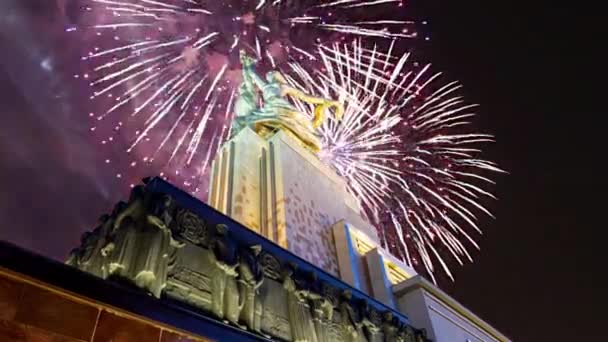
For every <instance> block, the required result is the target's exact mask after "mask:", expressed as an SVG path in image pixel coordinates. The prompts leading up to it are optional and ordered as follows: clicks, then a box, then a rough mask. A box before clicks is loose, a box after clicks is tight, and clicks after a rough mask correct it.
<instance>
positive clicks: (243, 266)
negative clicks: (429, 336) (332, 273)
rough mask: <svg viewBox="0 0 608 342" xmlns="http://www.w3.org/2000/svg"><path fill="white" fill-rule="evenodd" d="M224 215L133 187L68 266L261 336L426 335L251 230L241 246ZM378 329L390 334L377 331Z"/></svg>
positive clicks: (416, 338) (301, 338) (403, 337)
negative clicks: (251, 240)
mask: <svg viewBox="0 0 608 342" xmlns="http://www.w3.org/2000/svg"><path fill="white" fill-rule="evenodd" d="M201 205H202V204H201ZM225 222H226V223H225V224H224V223H219V224H218V223H214V224H210V223H209V222H208V221H207V220H206V219H205V218H204V217H201V216H199V215H197V214H196V213H194V212H193V211H191V210H190V209H188V208H185V207H182V206H181V205H180V204H179V203H177V202H176V201H175V200H174V199H173V198H172V197H171V196H170V195H168V194H166V193H157V192H153V191H151V190H148V189H147V188H146V187H144V186H138V187H136V188H134V189H133V192H132V195H131V199H130V201H129V203H120V204H119V205H117V208H116V209H115V211H114V213H113V214H112V215H109V216H106V217H104V220H102V222H101V223H100V226H99V227H97V228H96V229H95V230H93V232H90V233H86V234H85V236H84V237H83V239H82V241H83V243H82V245H81V246H80V247H79V248H77V249H75V250H73V251H72V253H71V256H70V258H69V260H68V264H70V265H72V266H75V267H78V268H80V269H82V270H86V271H87V272H89V273H92V274H94V275H97V276H100V277H102V278H106V279H110V280H116V281H120V282H125V281H126V282H129V283H131V284H133V285H135V286H137V287H139V288H141V289H143V290H145V291H147V292H149V293H150V294H152V295H154V296H155V297H164V298H168V299H170V300H173V301H175V302H178V303H184V304H187V305H190V306H192V307H195V308H197V309H199V310H202V311H203V312H206V313H208V315H209V316H211V317H214V318H215V319H217V320H219V321H222V322H225V323H226V324H230V325H232V326H234V327H236V328H239V329H243V330H247V331H250V332H253V333H255V334H258V335H259V336H263V337H272V338H277V339H281V340H285V341H315V342H316V341H338V342H339V341H355V340H356V341H361V342H363V341H408V342H414V341H425V340H426V339H425V337H424V336H423V335H422V334H421V332H420V331H417V332H416V336H414V335H412V336H411V338H410V337H408V336H409V335H408V333H407V332H408V331H414V329H413V328H412V327H411V326H409V324H408V323H407V321H406V320H404V319H403V318H399V317H403V316H400V315H399V314H398V313H397V312H394V311H391V310H390V309H389V308H387V307H384V308H383V309H382V307H381V306H379V303H377V302H374V301H373V300H372V299H371V298H367V297H361V295H357V296H353V295H352V294H351V290H350V289H348V288H344V287H342V288H340V287H336V286H335V285H332V282H327V281H323V280H319V276H320V275H321V274H319V273H318V272H319V271H314V268H313V267H312V266H311V265H303V264H301V262H299V261H298V260H297V259H294V258H292V259H291V260H287V259H285V256H281V255H276V254H275V253H273V252H270V251H268V250H264V249H263V248H262V245H265V244H266V242H264V241H262V240H263V238H261V237H258V239H259V243H260V244H243V243H242V242H240V241H241V240H239V237H238V234H239V232H243V231H244V229H245V228H244V227H241V226H239V225H238V224H235V223H233V222H232V221H230V220H229V219H226V221H225ZM133 247H136V249H131V248H133ZM323 277H326V276H323ZM325 279H327V278H325ZM389 313H390V315H388V314H389ZM381 317H386V318H385V319H382V318H381ZM388 328H390V329H389V330H390V331H392V332H391V334H392V335H390V336H395V337H394V338H393V337H390V338H389V337H388V336H389V335H386V336H385V335H383V334H386V333H383V332H382V331H383V329H384V330H386V329H388ZM386 331H388V330H386ZM383 336H384V337H383ZM395 338H396V339H395Z"/></svg>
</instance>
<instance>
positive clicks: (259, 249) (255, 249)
mask: <svg viewBox="0 0 608 342" xmlns="http://www.w3.org/2000/svg"><path fill="white" fill-rule="evenodd" d="M249 248H251V252H252V253H253V255H255V256H258V255H260V253H261V252H262V246H261V245H253V246H251V247H249Z"/></svg>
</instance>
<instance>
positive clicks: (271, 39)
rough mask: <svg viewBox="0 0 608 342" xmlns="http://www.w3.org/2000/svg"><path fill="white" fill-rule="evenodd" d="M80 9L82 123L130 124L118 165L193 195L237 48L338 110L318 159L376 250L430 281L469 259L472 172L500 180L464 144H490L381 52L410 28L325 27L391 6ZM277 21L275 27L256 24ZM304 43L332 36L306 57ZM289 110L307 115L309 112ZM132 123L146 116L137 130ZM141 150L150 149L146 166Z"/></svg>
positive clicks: (175, 0)
mask: <svg viewBox="0 0 608 342" xmlns="http://www.w3.org/2000/svg"><path fill="white" fill-rule="evenodd" d="M87 1H88V2H89V3H90V4H91V6H90V7H89V9H88V10H89V11H91V12H93V13H94V14H97V15H98V17H100V18H102V19H99V21H96V19H93V20H92V21H91V22H90V24H92V25H89V26H91V27H92V30H94V31H95V32H96V34H97V35H98V36H101V37H104V38H103V39H101V43H100V45H101V46H103V47H104V48H100V47H97V46H94V47H92V48H91V50H90V51H89V52H88V53H86V54H85V56H84V57H83V58H82V59H83V61H84V62H85V63H87V65H88V66H89V67H88V70H89V72H90V73H91V74H93V78H94V81H92V82H90V85H91V86H92V88H93V99H94V100H98V101H102V103H103V104H104V105H105V108H108V109H107V110H104V111H102V113H100V114H99V115H96V118H97V120H104V119H111V118H112V117H114V118H115V119H116V120H120V119H121V116H123V114H126V116H128V117H129V118H133V120H135V121H133V125H135V126H136V127H137V129H133V128H128V129H129V130H135V136H134V137H133V139H132V141H131V142H130V143H129V148H128V150H127V151H128V152H132V151H133V150H134V149H136V148H138V149H143V152H142V153H143V154H144V155H145V157H144V158H143V161H144V162H147V163H152V162H153V161H155V160H156V161H157V163H162V164H163V166H164V167H165V168H170V169H172V170H174V171H175V172H174V173H175V174H186V173H187V172H186V171H187V168H189V167H191V166H192V167H193V170H194V172H190V177H187V178H188V179H187V180H186V181H184V185H185V186H190V185H192V186H193V187H195V191H198V189H199V187H198V185H197V184H199V180H200V179H201V178H204V174H205V172H207V169H208V165H209V163H210V160H211V159H212V158H213V156H214V155H215V153H216V152H217V150H218V149H219V148H220V146H221V145H222V144H223V142H224V141H225V140H226V139H227V137H228V136H229V135H230V134H231V131H230V126H229V125H228V124H227V123H228V122H229V121H230V116H231V113H232V105H233V103H234V102H233V99H234V96H235V94H236V87H235V86H236V85H238V83H239V77H240V76H238V74H239V70H238V65H237V66H236V67H235V66H234V65H232V64H231V63H232V62H230V56H231V55H234V54H236V52H237V51H238V50H239V49H245V50H247V51H249V52H250V53H255V54H256V55H257V58H258V59H259V60H260V61H259V63H260V67H261V69H263V68H264V66H265V67H266V68H267V67H269V66H272V68H273V69H274V68H278V69H280V70H281V71H282V72H283V73H284V74H285V76H286V78H287V79H288V81H290V82H291V83H292V84H293V85H294V86H295V87H297V88H299V89H301V90H304V91H307V92H310V93H314V94H317V95H321V96H324V97H327V98H339V99H340V100H341V101H342V102H343V103H345V105H346V108H345V113H344V118H343V120H342V121H341V122H338V121H336V120H333V119H330V120H327V121H326V122H325V123H324V124H323V125H322V127H321V128H320V134H321V135H322V137H323V143H324V148H323V150H322V151H321V153H320V155H319V156H320V158H321V159H322V160H323V161H324V162H325V163H327V164H329V165H330V166H331V167H333V168H334V169H335V170H336V171H337V172H338V173H339V174H340V175H342V176H343V177H345V178H346V179H347V180H348V181H347V184H348V186H349V191H350V192H351V193H352V194H353V195H355V196H356V197H357V198H358V199H359V201H360V202H361V204H362V207H363V210H364V211H365V214H366V215H367V216H368V218H369V219H370V220H371V221H372V222H373V223H374V224H375V225H376V226H377V227H383V230H381V231H380V237H381V239H382V241H385V245H386V247H387V248H388V249H389V250H390V251H391V252H392V253H393V254H395V255H397V256H399V257H400V258H401V259H402V260H404V261H405V262H406V263H407V264H408V265H410V266H413V267H416V268H419V269H423V270H425V271H426V272H427V273H428V274H429V275H430V277H431V278H432V279H433V280H435V279H434V275H433V273H434V272H435V271H436V270H437V269H439V268H440V269H442V270H443V271H444V272H445V273H446V274H447V275H448V276H449V277H450V278H452V274H451V273H450V270H449V267H448V265H449V262H447V261H446V260H445V258H446V255H447V256H451V257H453V258H454V260H456V261H457V262H458V263H459V264H462V263H463V261H464V260H471V255H470V253H469V252H468V250H467V246H468V245H470V246H473V247H474V248H479V247H478V245H477V243H476V242H475V239H474V236H472V233H471V232H470V231H471V230H473V231H476V232H478V233H480V232H481V231H480V230H479V227H478V225H477V222H476V221H477V216H476V215H477V213H479V212H481V213H484V214H487V215H490V216H491V213H490V212H489V211H488V210H487V209H486V208H485V207H484V206H483V204H482V203H483V199H484V198H486V197H489V198H493V196H492V194H491V193H489V192H488V191H486V190H485V189H484V186H483V185H485V184H492V181H491V180H490V179H489V178H487V177H486V176H485V175H484V172H501V170H500V169H499V168H498V167H497V166H496V165H495V164H494V163H491V162H489V161H486V160H483V159H478V157H477V156H478V155H479V154H480V153H481V150H480V149H479V148H478V147H477V146H478V144H480V143H485V142H491V141H492V140H493V139H492V137H491V136H489V135H485V134H477V133H469V132H470V129H468V127H470V119H471V118H472V116H473V115H474V113H473V112H472V110H473V109H474V108H475V106H474V105H469V104H467V103H466V102H465V101H464V100H463V99H462V98H461V97H460V96H458V95H457V92H458V90H459V89H460V85H459V84H458V83H456V82H452V83H448V84H445V85H441V84H439V83H440V82H439V79H440V76H441V74H440V73H432V72H431V71H430V65H424V66H421V67H414V66H413V63H411V62H410V59H411V57H410V54H403V55H401V54H397V53H394V49H393V48H394V45H395V39H401V38H408V37H415V36H416V33H415V32H410V31H409V30H407V29H405V28H404V27H405V26H407V25H410V24H411V22H407V21H398V20H390V19H379V20H365V21H362V20H346V21H340V20H339V18H337V17H338V15H336V16H335V17H333V19H332V17H331V16H330V15H328V13H329V12H330V10H331V12H333V13H342V12H344V13H347V12H348V11H350V10H351V9H356V8H366V7H373V6H380V5H386V4H397V3H400V2H399V1H396V0H377V1H375V0H337V1H332V2H324V3H322V4H319V3H320V1H312V0H311V1H308V3H310V4H311V6H309V9H312V12H310V11H308V9H304V8H302V9H300V8H292V7H293V6H291V7H290V3H289V1H281V0H275V1H263V0H259V1H258V0H256V1H254V3H253V4H252V6H250V8H249V9H248V10H246V11H242V12H241V13H236V12H235V13H232V12H230V13H228V14H226V13H224V12H225V10H226V8H228V7H230V6H228V5H229V4H230V3H231V2H230V1H218V2H212V1H202V0H201V1H199V0H129V1H127V0H87ZM305 2H306V1H305ZM239 5H242V2H239ZM282 6H283V7H282ZM241 7H242V6H241ZM236 8H239V6H236ZM277 8H281V11H280V12H281V13H282V14H281V16H280V17H277V16H276V15H275V16H274V17H272V16H271V17H272V20H271V22H267V21H263V20H262V18H263V17H264V15H265V14H267V13H272V11H273V10H275V9H277ZM315 10H316V11H317V12H314V11H315ZM318 11H321V12H318ZM366 11H369V9H366ZM101 13H103V14H105V16H103V15H100V14H101ZM108 14H109V16H108ZM93 17H94V18H97V17H96V16H93ZM226 23H228V24H230V25H228V24H226ZM275 24H276V25H275ZM231 25H232V26H231ZM292 28H295V29H297V28H306V30H308V31H306V32H305V35H304V36H306V37H307V39H308V40H307V41H306V42H304V40H305V39H285V37H284V36H283V35H282V34H283V33H284V32H282V31H285V32H288V31H289V32H291V29H292ZM387 28H388V29H387ZM395 28H398V29H395ZM67 31H68V32H79V30H72V29H68V30H67ZM317 31H319V32H321V31H327V32H335V34H337V35H338V36H331V35H330V37H331V38H330V39H329V41H328V42H326V43H321V44H317V38H319V37H320V35H319V34H317ZM345 34H348V35H353V36H363V37H367V38H369V39H372V40H377V39H386V41H387V42H390V46H389V47H388V49H381V48H378V47H376V46H371V47H370V46H365V45H363V44H362V43H361V42H360V41H355V42H354V43H353V44H346V45H345V44H342V43H340V44H338V43H333V44H332V42H335V41H341V39H342V38H344V35H345ZM108 35H110V36H111V38H112V39H110V40H108V39H107V36H108ZM292 40H293V41H296V42H297V43H298V45H296V44H294V43H293V42H292ZM276 43H278V44H276ZM277 46H278V49H279V50H280V51H279V52H277V51H276V50H277ZM312 47H315V48H312ZM282 55H283V56H282ZM218 56H220V57H218ZM311 66H312V67H311ZM235 75H236V76H235ZM113 93H116V94H113ZM108 103H109V105H108ZM295 105H296V106H297V107H298V108H299V109H300V110H301V111H303V112H305V113H309V114H310V113H311V110H312V108H311V107H309V106H307V105H305V104H303V103H297V102H296V103H295ZM142 112H143V113H151V114H150V115H149V116H148V117H145V118H140V117H141V116H143V115H138V114H140V113H142ZM110 114H113V115H112V116H110ZM136 116H137V119H136V118H135V117H136ZM119 126H120V127H119ZM125 126H126V125H125ZM122 127H123V125H122V123H120V124H119V125H118V126H117V129H118V128H122ZM129 132H130V131H129ZM147 145H153V146H152V148H151V151H152V153H151V154H148V153H147V152H145V151H146V150H150V148H149V147H148V148H147V149H146V148H145V147H146V146H147ZM184 177H186V176H184ZM480 184H482V185H480ZM465 244H466V246H465Z"/></svg>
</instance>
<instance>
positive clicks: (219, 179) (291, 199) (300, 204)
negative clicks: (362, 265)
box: [210, 128, 377, 276]
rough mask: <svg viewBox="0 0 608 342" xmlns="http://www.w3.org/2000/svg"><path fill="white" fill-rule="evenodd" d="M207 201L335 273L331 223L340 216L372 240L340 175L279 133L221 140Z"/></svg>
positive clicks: (246, 132) (248, 131)
mask: <svg viewBox="0 0 608 342" xmlns="http://www.w3.org/2000/svg"><path fill="white" fill-rule="evenodd" d="M210 205H211V206H213V207H214V208H216V209H218V210H219V211H221V212H222V213H224V214H226V215H228V216H230V217H232V218H233V219H235V220H237V221H239V222H240V223H242V224H244V225H245V226H247V227H248V228H250V229H251V230H253V231H255V232H257V233H259V234H261V235H263V236H265V237H266V238H268V239H269V240H272V241H274V242H276V243H278V244H279V245H280V246H282V247H284V248H286V249H288V250H290V251H291V252H293V253H295V254H297V255H298V256H300V257H302V258H304V259H306V260H307V261H309V262H311V263H313V264H315V265H318V266H320V267H321V268H322V269H324V270H325V271H327V272H329V273H331V274H333V275H336V276H337V275H338V262H337V256H336V250H335V243H334V241H333V235H332V230H331V227H332V225H334V224H335V223H336V222H338V221H341V220H345V221H347V222H349V223H352V224H354V225H356V226H357V227H359V229H362V230H365V231H366V232H367V234H368V235H369V236H371V237H372V238H374V239H377V237H376V233H375V229H374V228H373V227H372V226H370V225H369V224H368V223H367V222H366V221H365V220H364V219H363V218H362V217H361V216H360V215H359V213H360V208H359V206H358V203H357V201H356V199H355V198H354V197H353V196H352V195H351V194H350V193H348V191H347V190H346V184H345V182H344V180H343V179H342V178H340V177H339V176H338V175H337V174H336V173H335V172H334V171H333V170H331V169H330V168H329V167H328V166H326V165H324V164H323V163H322V162H321V161H320V160H319V159H318V158H317V157H316V156H315V155H314V154H312V153H311V152H310V151H308V150H306V149H304V148H303V147H301V146H300V145H299V144H297V143H296V142H295V141H293V139H292V138H291V137H290V136H288V135H287V134H285V133H284V132H278V133H277V134H275V135H274V136H272V137H271V138H270V139H268V140H265V139H263V138H261V137H260V136H258V135H257V134H256V133H255V132H253V131H252V130H251V129H248V128H245V129H243V130H242V131H241V132H239V134H237V135H236V136H235V137H234V138H232V139H231V140H230V141H228V142H226V143H225V145H224V146H223V148H222V149H221V150H220V152H219V153H218V156H217V158H216V159H215V161H214V164H213V175H212V180H211V191H210Z"/></svg>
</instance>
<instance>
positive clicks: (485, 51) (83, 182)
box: [0, 0, 608, 341]
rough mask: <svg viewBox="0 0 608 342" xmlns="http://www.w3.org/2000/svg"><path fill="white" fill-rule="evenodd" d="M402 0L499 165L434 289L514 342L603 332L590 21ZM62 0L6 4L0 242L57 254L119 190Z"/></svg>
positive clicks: (546, 12) (552, 9) (1, 1)
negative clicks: (77, 73) (78, 73)
mask: <svg viewBox="0 0 608 342" xmlns="http://www.w3.org/2000/svg"><path fill="white" fill-rule="evenodd" d="M411 3H412V4H411V5H410V10H411V11H412V15H415V16H416V17H418V18H424V19H427V20H428V21H429V25H426V26H425V29H427V30H429V31H428V33H429V34H430V36H431V38H432V40H431V41H430V43H429V44H427V45H425V46H424V53H425V55H426V57H427V59H428V60H430V61H431V62H433V63H434V65H435V66H436V67H437V69H439V70H445V71H446V74H447V75H448V76H449V78H451V79H457V80H460V81H461V82H462V83H463V84H464V85H465V96H466V97H467V99H468V100H469V101H471V102H475V103H480V104H481V105H482V106H481V109H480V111H479V114H480V115H479V117H478V120H477V122H476V124H477V125H478V126H479V128H480V130H482V131H486V132H491V133H493V134H495V135H496V138H497V143H496V144H494V145H492V146H490V147H489V148H488V149H487V153H488V159H490V160H493V161H496V162H498V163H499V165H500V166H501V167H502V168H503V169H505V170H507V171H508V172H509V174H508V175H501V176H498V177H497V187H496V189H495V192H496V194H497V196H498V197H499V201H497V202H494V203H490V207H491V209H492V211H493V212H494V214H495V215H496V220H486V221H485V222H482V227H483V228H484V237H482V238H481V239H480V243H481V247H482V250H481V252H479V253H477V255H475V259H476V262H475V263H474V264H471V265H466V266H465V267H463V268H460V269H456V271H455V278H456V282H455V283H454V284H450V283H444V284H442V287H443V288H444V289H446V291H447V292H449V293H450V294H452V295H453V296H454V297H455V298H456V299H458V300H459V301H461V302H462V303H463V304H464V305H465V306H467V307H468V308H469V309H471V310H472V311H473V312H475V313H477V314H478V315H479V316H481V317H482V318H484V319H485V320H487V321H488V322H489V323H491V324H493V325H494V326H496V327H497V328H498V329H499V330H501V331H502V332H503V333H505V334H506V335H507V336H509V337H511V338H512V339H513V340H515V341H579V340H581V341H582V340H585V341H604V340H607V339H608V335H607V334H606V333H605V327H604V326H601V322H605V321H606V320H605V319H602V317H605V316H606V315H605V313H604V312H603V311H600V308H601V305H600V303H601V302H603V301H604V300H605V298H603V297H604V296H603V293H602V292H603V291H601V288H602V287H604V286H603V284H602V283H601V282H600V277H599V274H600V272H601V269H603V268H605V264H604V263H603V261H604V260H606V257H605V252H604V251H605V250H606V248H605V247H604V248H601V247H603V246H602V245H604V243H603V241H605V240H604V239H605V237H606V234H605V227H606V224H605V219H604V218H603V217H605V209H604V208H602V204H603V203H605V202H606V200H605V199H604V198H603V196H602V195H603V194H604V193H605V192H603V189H604V188H605V186H606V176H605V175H604V173H605V168H604V165H605V164H606V163H605V161H604V159H603V157H604V156H605V153H602V150H603V149H602V147H603V146H604V145H605V143H603V141H604V136H605V134H606V133H605V129H602V125H601V124H602V123H603V122H605V121H606V120H605V118H604V117H603V116H605V114H606V113H605V110H600V109H598V108H600V106H599V104H600V103H601V102H603V101H604V99H605V98H606V95H604V94H602V92H603V90H604V88H605V87H604V86H602V87H600V85H601V82H600V79H599V72H598V71H599V70H600V69H601V68H600V67H599V66H600V65H602V64H603V63H600V62H599V59H600V58H599V56H598V54H597V53H596V52H595V50H598V48H597V46H599V44H600V43H601V42H603V41H604V38H602V37H601V36H600V34H599V32H600V30H599V28H600V25H601V20H599V14H597V15H596V16H597V17H598V19H594V18H593V17H594V15H591V14H590V13H593V11H591V9H588V8H587V9H581V8H575V6H574V5H572V2H571V5H570V6H564V5H561V4H560V3H559V2H549V1H546V3H542V2H540V1H536V2H526V3H525V4H524V3H522V4H518V3H515V2H504V1H503V2H498V1H442V2H439V1H436V0H420V1H418V0H414V1H411ZM70 4H71V1H70V0H57V1H52V0H0V103H1V104H2V107H1V109H0V111H1V112H2V118H3V120H2V129H0V177H1V179H2V184H3V187H2V188H3V189H2V192H1V195H0V239H5V240H9V241H12V242H15V243H17V244H19V245H21V246H24V247H26V248H28V249H31V250H34V251H36V252H39V253H41V254H44V255H47V256H50V257H53V258H58V259H60V258H63V257H64V256H65V255H66V254H67V252H68V251H69V250H70V249H71V248H72V247H73V246H75V245H76V244H77V243H78V239H79V235H80V233H81V232H82V231H83V230H85V229H88V228H90V227H91V226H92V225H93V223H94V222H95V219H96V218H97V217H98V216H99V215H100V214H102V213H104V212H107V211H108V210H109V209H110V208H111V205H112V204H113V203H114V202H116V201H117V200H119V199H123V198H125V197H126V196H127V194H128V185H126V184H123V182H121V181H120V180H117V179H116V178H115V176H114V171H112V170H110V169H108V166H107V165H105V163H104V160H103V159H104V158H103V157H100V156H99V155H98V154H97V153H96V148H97V146H98V145H97V144H96V143H95V142H93V141H92V138H91V135H90V134H89V133H88V124H87V121H86V120H83V119H84V118H85V116H83V115H82V113H86V108H84V106H85V105H86V102H83V101H79V99H80V98H81V97H82V96H86V95H84V93H83V90H82V89H78V88H76V84H75V82H73V80H72V79H71V77H70V75H71V73H72V72H73V64H74V63H76V62H77V59H78V54H77V53H73V54H70V51H71V50H74V51H76V50H77V48H76V47H75V46H72V45H73V44H74V43H73V42H72V43H71V42H69V41H66V39H65V34H64V32H63V28H64V26H65V24H66V23H68V22H69V20H70V18H69V17H66V15H65V13H70V11H69V7H70ZM66 9H67V12H66ZM585 12H586V13H585ZM595 13H599V11H597V12H595ZM69 55H73V56H74V57H73V58H66V57H65V56H69ZM602 107H605V106H602ZM602 315H603V316H602Z"/></svg>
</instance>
